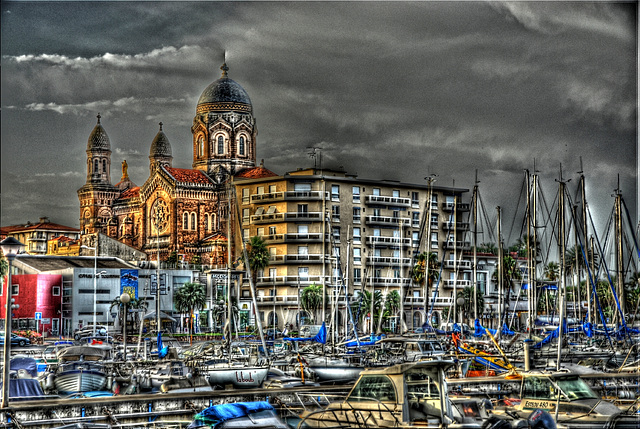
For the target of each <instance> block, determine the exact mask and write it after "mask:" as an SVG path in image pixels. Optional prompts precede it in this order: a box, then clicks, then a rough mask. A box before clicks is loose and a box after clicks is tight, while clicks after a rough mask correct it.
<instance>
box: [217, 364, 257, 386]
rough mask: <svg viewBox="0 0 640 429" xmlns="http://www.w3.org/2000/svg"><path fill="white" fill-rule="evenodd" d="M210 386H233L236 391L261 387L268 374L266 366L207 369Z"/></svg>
mask: <svg viewBox="0 0 640 429" xmlns="http://www.w3.org/2000/svg"><path fill="white" fill-rule="evenodd" d="M207 373H208V378H209V383H210V384H211V385H212V386H222V387H225V386H228V385H233V387H234V388H236V389H251V388H256V387H260V386H262V383H263V382H264V380H265V379H266V378H267V374H268V373H269V367H268V366H264V367H262V366H257V367H222V368H208V370H207Z"/></svg>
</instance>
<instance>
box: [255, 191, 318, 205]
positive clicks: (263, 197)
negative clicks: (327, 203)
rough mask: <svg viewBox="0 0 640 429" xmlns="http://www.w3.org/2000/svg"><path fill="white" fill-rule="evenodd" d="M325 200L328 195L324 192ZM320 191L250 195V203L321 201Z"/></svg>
mask: <svg viewBox="0 0 640 429" xmlns="http://www.w3.org/2000/svg"><path fill="white" fill-rule="evenodd" d="M324 194H325V198H328V195H329V193H328V192H325V193H324ZM321 200H322V191H283V192H282V191H281V192H269V193H267V194H253V195H251V203H252V204H258V203H268V202H275V201H321Z"/></svg>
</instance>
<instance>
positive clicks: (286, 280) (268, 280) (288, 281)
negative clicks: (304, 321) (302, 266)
mask: <svg viewBox="0 0 640 429" xmlns="http://www.w3.org/2000/svg"><path fill="white" fill-rule="evenodd" d="M329 281H330V279H329V277H328V276H325V284H328V283H329ZM245 283H246V284H248V283H249V279H245ZM256 283H257V286H259V287H266V286H269V285H271V286H274V285H275V286H293V287H296V286H298V285H299V286H300V287H303V288H304V287H307V286H309V285H311V284H322V276H275V277H258V278H257V279H256Z"/></svg>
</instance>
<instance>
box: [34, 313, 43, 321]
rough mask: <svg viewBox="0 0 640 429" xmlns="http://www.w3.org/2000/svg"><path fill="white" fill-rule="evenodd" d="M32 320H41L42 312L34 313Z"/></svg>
mask: <svg viewBox="0 0 640 429" xmlns="http://www.w3.org/2000/svg"><path fill="white" fill-rule="evenodd" d="M34 319H36V320H40V319H42V311H36V315H35V317H34Z"/></svg>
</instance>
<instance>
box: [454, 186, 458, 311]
mask: <svg viewBox="0 0 640 429" xmlns="http://www.w3.org/2000/svg"><path fill="white" fill-rule="evenodd" d="M457 205H458V196H457V195H455V194H454V195H453V323H458V260H457V259H458V246H457V245H458V237H457V230H456V214H457V212H456V206H457Z"/></svg>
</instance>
